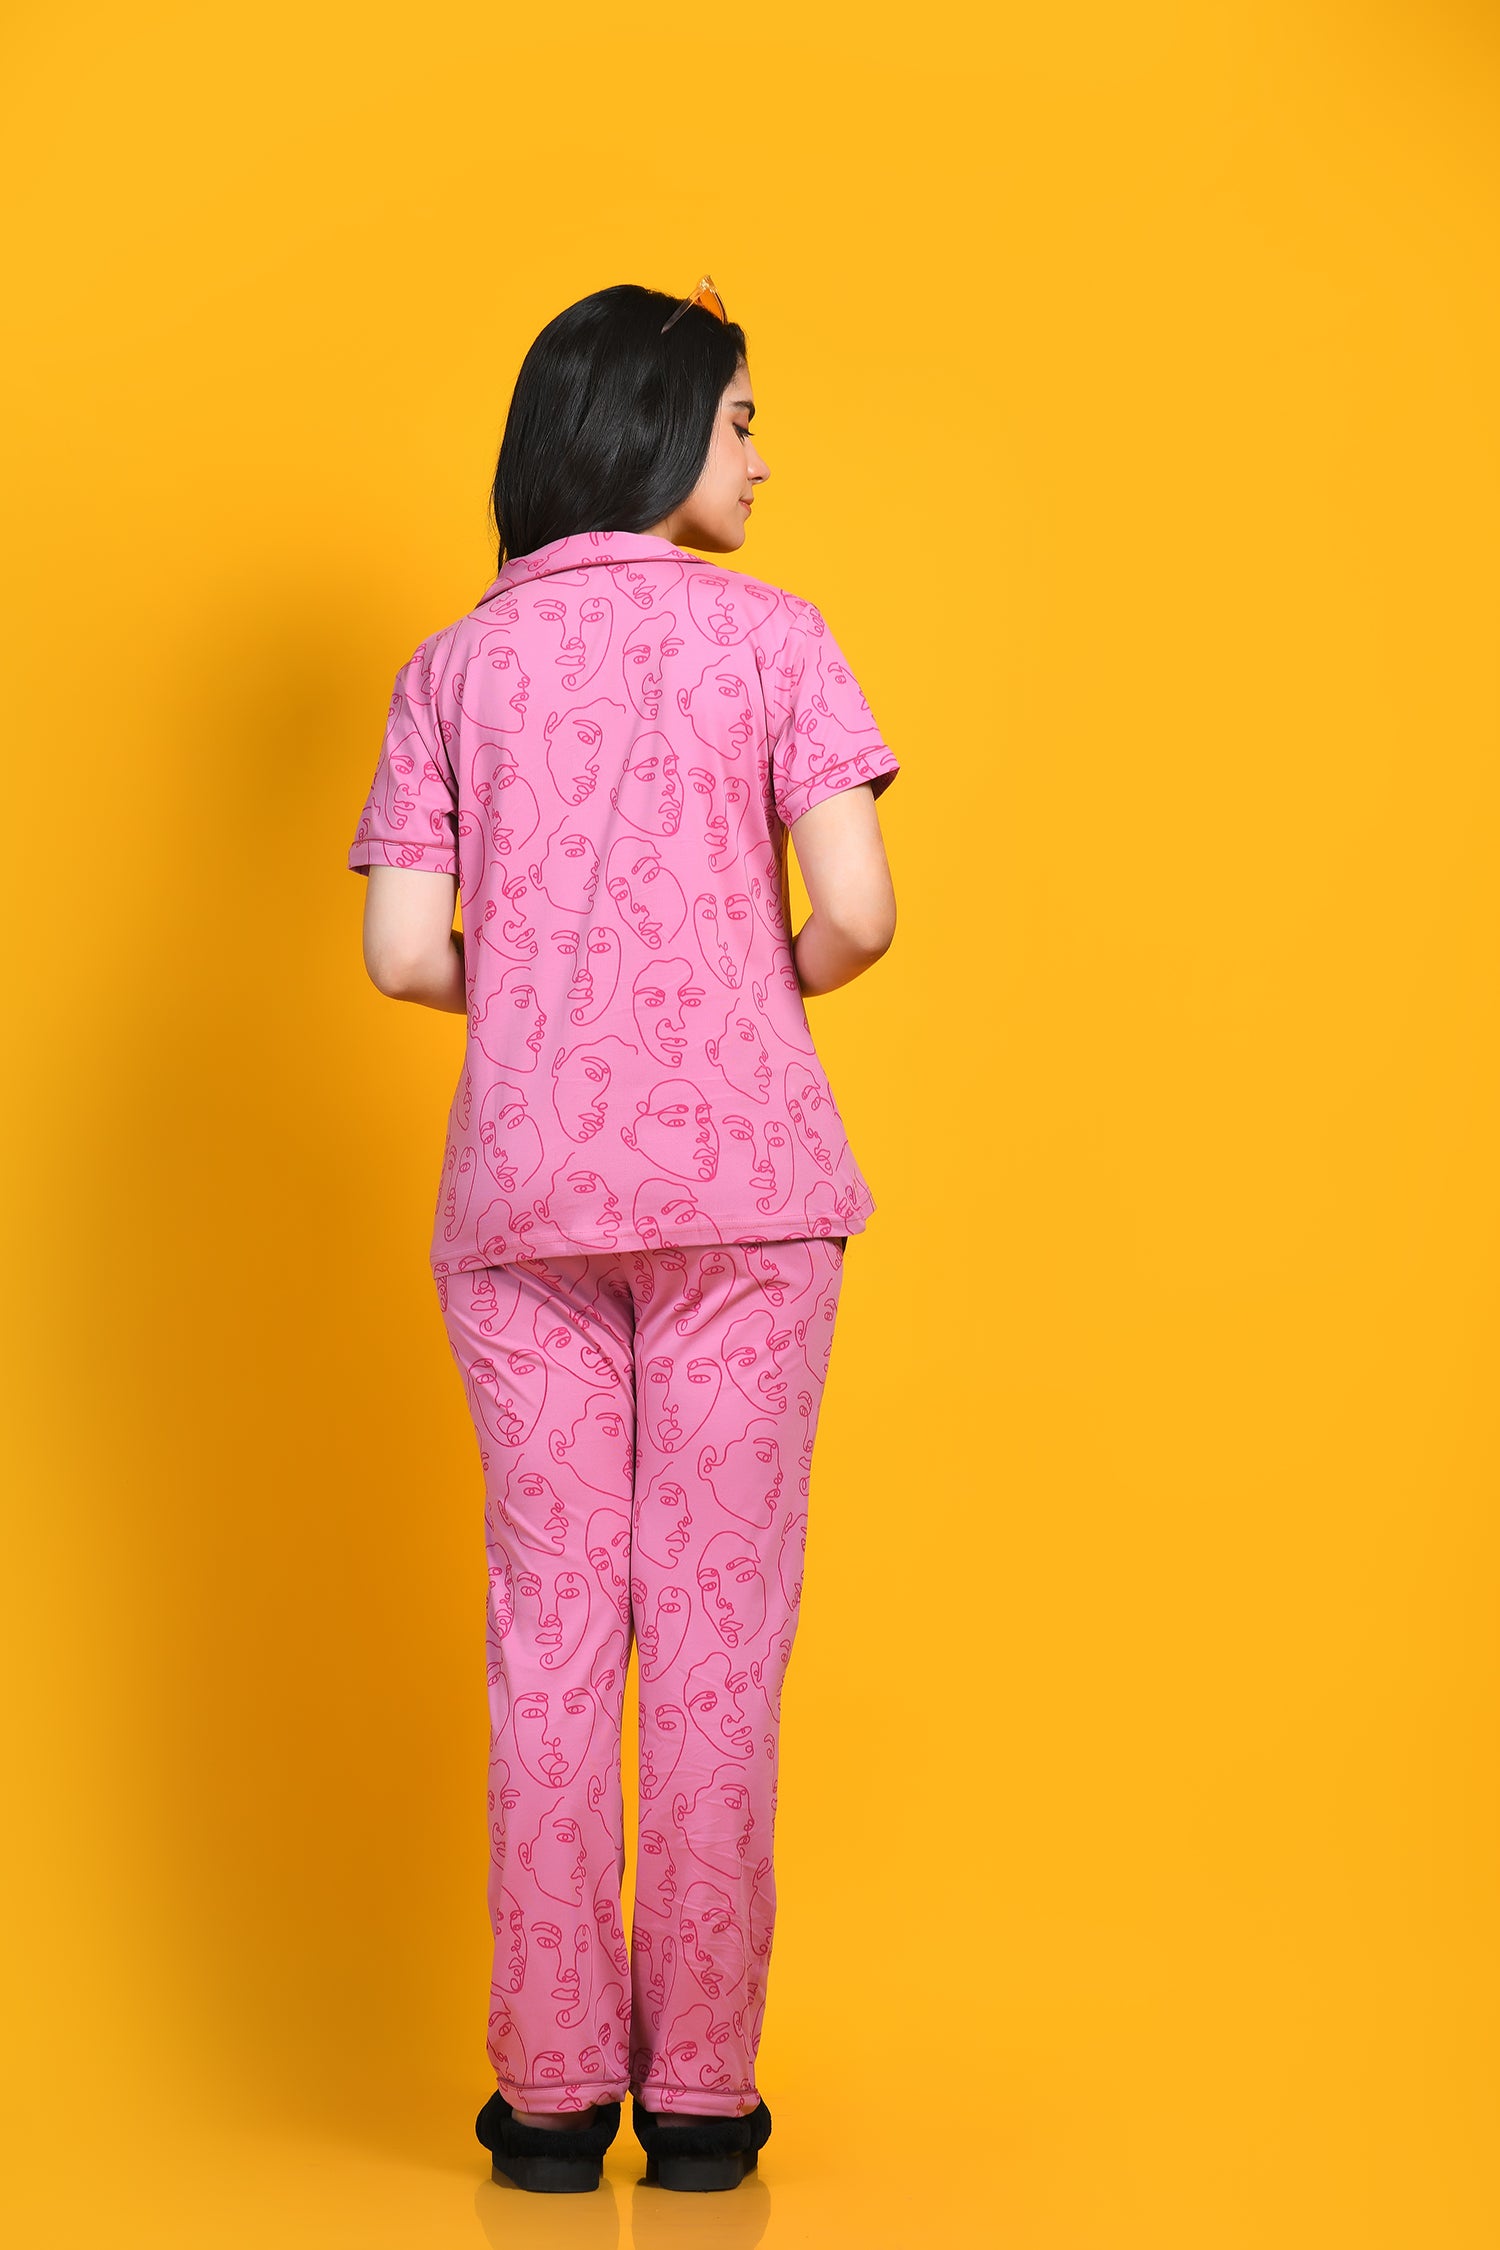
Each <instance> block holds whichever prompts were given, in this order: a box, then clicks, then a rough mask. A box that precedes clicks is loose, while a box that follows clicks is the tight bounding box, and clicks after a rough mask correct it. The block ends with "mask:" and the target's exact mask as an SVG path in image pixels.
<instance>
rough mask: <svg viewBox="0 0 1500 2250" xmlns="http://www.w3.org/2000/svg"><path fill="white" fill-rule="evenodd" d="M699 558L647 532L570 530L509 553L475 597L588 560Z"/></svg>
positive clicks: (694, 560) (488, 597)
mask: <svg viewBox="0 0 1500 2250" xmlns="http://www.w3.org/2000/svg"><path fill="white" fill-rule="evenodd" d="M701 561H702V557H701V556H700V555H690V554H689V553H688V551H687V549H686V548H685V547H674V546H673V544H672V542H671V540H670V539H658V538H657V537H656V536H655V534H654V533H652V532H649V531H570V532H568V533H566V534H565V535H564V536H563V537H562V538H561V539H552V540H549V541H548V543H547V545H546V546H545V547H534V548H533V549H532V551H531V553H530V554H529V555H512V556H510V557H509V559H508V560H507V562H506V564H505V567H504V568H503V570H502V571H501V572H500V575H499V577H498V578H494V579H491V581H490V583H489V585H488V586H486V588H485V590H484V592H483V593H482V594H481V595H480V597H479V599H480V601H481V602H487V601H491V600H492V599H493V598H494V596H495V595H496V594H503V593H505V592H506V590H507V589H508V588H509V587H511V586H522V585H526V584H529V582H530V581H531V580H532V579H533V578H548V577H552V576H554V575H556V573H558V572H559V571H574V570H579V569H581V568H583V567H584V566H585V565H587V564H589V563H605V564H613V565H615V566H617V567H618V565H619V564H621V563H642V562H678V563H698V562H701ZM477 606H478V605H477V604H476V607H477Z"/></svg>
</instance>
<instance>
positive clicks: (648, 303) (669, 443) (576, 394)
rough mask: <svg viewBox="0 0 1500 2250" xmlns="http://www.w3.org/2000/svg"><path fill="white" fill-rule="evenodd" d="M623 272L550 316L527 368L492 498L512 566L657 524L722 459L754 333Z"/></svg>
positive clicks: (502, 553)
mask: <svg viewBox="0 0 1500 2250" xmlns="http://www.w3.org/2000/svg"><path fill="white" fill-rule="evenodd" d="M680 303H681V299H680V298H677V297H669V296H667V295H666V294H665V293H664V292H663V291H662V290H660V289H642V288H640V287H639V286H638V285H637V284H636V283H635V282H629V281H622V282H619V283H617V284H616V285H615V286H614V287H613V288H610V289H596V290H595V291H594V293H593V295H592V296H591V297H580V298H579V300H578V302H577V304H576V305H569V306H568V307H567V309H566V311H564V312H560V313H559V314H558V315H557V318H556V319H555V320H549V321H548V323H547V325H546V327H545V328H544V329H543V330H542V332H541V334H540V336H538V337H537V339H536V342H535V343H534V344H533V345H532V347H531V349H530V351H529V352H528V353H527V354H526V357H525V359H524V360H523V361H522V362H521V372H520V374H519V375H518V376H517V377H516V387H515V390H514V392H513V394H512V396H511V402H510V412H509V413H508V414H507V416H506V419H505V435H504V437H503V438H502V439H501V441H500V460H499V464H498V466H497V467H496V470H495V482H494V488H493V490H492V492H491V495H490V507H491V512H492V514H493V517H494V522H495V531H496V535H497V537H498V539H499V543H500V544H499V560H500V563H501V565H502V567H503V565H504V564H505V562H506V561H507V559H508V558H509V557H510V556H512V555H529V554H531V553H533V552H534V550H535V549H536V548H538V547H545V546H547V545H548V544H549V542H550V541H552V540H554V539H562V538H565V537H566V536H568V535H569V534H570V533H572V532H577V531H646V530H649V529H650V527H651V525H652V524H654V523H660V522H661V520H662V518H663V517H664V516H667V515H670V514H671V512H672V510H673V509H674V508H676V507H678V506H680V505H681V503H682V502H683V501H684V500H685V499H686V498H687V496H688V494H689V493H690V492H691V491H692V489H693V487H694V485H695V484H696V483H697V482H698V478H699V476H700V474H701V473H702V469H703V464H704V462H705V461H706V460H707V458H708V447H709V441H710V439H711V437H712V436H713V426H714V417H715V415H716V414H717V413H718V410H719V401H720V399H721V398H722V397H723V395H724V392H725V390H726V389H727V387H728V385H729V383H730V381H731V380H732V378H733V375H734V371H735V368H736V367H737V366H738V365H739V363H740V361H741V360H742V359H744V358H745V357H746V351H745V331H744V330H743V328H741V327H740V326H739V325H738V324H737V323H736V322H733V321H730V322H725V321H721V320H716V319H715V317H714V315H713V314H712V313H711V312H706V311H705V310H704V309H703V307H702V306H701V305H693V306H692V307H690V309H689V310H688V311H687V312H685V313H684V314H683V316H682V318H681V319H680V320H679V321H677V322H675V323H674V324H673V326H672V328H671V329H670V330H669V331H668V333H667V334H666V335H665V336H664V335H663V334H662V332H661V326H662V322H663V321H664V320H666V319H667V318H669V316H670V315H671V314H672V313H673V312H674V311H675V310H676V308H677V306H678V305H679V304H680Z"/></svg>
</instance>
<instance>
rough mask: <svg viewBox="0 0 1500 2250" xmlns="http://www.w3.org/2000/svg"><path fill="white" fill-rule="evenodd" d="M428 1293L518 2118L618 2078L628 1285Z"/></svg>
mask: <svg viewBox="0 0 1500 2250" xmlns="http://www.w3.org/2000/svg"><path fill="white" fill-rule="evenodd" d="M439 1295H440V1298H441V1300H442V1304H443V1318H444V1321H445V1324H446V1327H447V1331H448V1340H449V1344H450V1347H451V1349H452V1352H453V1356H454V1359H455V1360H456V1361H457V1364H458V1368H459V1372H460V1374H461V1375H462V1377H463V1382H464V1389H465V1393H466V1395H467V1398H468V1402H469V1410H470V1412H471V1414H472V1415H473V1418H474V1428H475V1432H476V1435H477V1437H478V1439H479V1450H480V1458H481V1461H482V1463H483V1466H484V1488H485V1517H484V1529H485V1551H486V1556H487V1559H488V1565H489V1593H488V1604H487V1610H486V1625H485V1638H486V1655H487V1659H488V1682H489V1708H490V1774H489V1818H490V1862H489V1874H488V1898H489V1910H490V1926H491V1928H492V1930H493V1932H494V1940H495V1946H494V1962H493V1972H492V1982H491V1989H490V2015H489V2032H488V2041H487V2045H488V2052H489V2058H490V2061H491V2063H492V2065H493V2067H494V2071H495V2078H496V2082H497V2084H498V2085H499V2088H500V2091H501V2092H502V2093H503V2094H504V2096H505V2098H506V2100H507V2101H509V2102H511V2103H513V2104H514V2105H515V2106H516V2107H518V2108H521V2109H527V2110H549V2111H558V2110H576V2109H581V2108H584V2107H586V2106H587V2105H588V2104H589V2103H591V2102H596V2101H614V2100H618V2099H619V2098H620V2097H621V2096H622V2095H623V2094H624V2092H625V2090H626V2086H627V2079H628V2058H629V2030H630V1964H629V1958H628V1955H627V1953H626V1950H625V1935H624V1927H623V1923H622V1919H621V1911H620V1885H621V1878H622V1876H623V1874H624V1867H625V1847H624V1817H623V1815H624V1808H623V1804H622V1802H621V1795H620V1720H621V1712H622V1707H623V1702H624V1692H625V1670H626V1663H627V1659H628V1655H629V1646H630V1643H629V1633H630V1596H629V1547H630V1509H631V1499H632V1468H633V1460H634V1447H635V1376H634V1367H633V1363H632V1333H633V1310H632V1305H631V1297H630V1288H629V1283H628V1279H627V1278H626V1276H625V1272H624V1268H623V1266H622V1264H621V1261H620V1259H619V1258H618V1257H615V1256H613V1255H612V1254H609V1253H596V1254H592V1255H578V1256H571V1257H558V1258H535V1257H533V1258H529V1259H527V1260H526V1261H525V1263H524V1264H512V1265H503V1266H491V1267H486V1268H484V1269H481V1270H478V1271H475V1272H467V1273H458V1274H455V1275H453V1276H451V1277H449V1278H448V1279H447V1281H446V1283H445V1284H443V1285H440V1289H439Z"/></svg>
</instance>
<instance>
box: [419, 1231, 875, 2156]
mask: <svg viewBox="0 0 1500 2250" xmlns="http://www.w3.org/2000/svg"><path fill="white" fill-rule="evenodd" d="M843 1261H844V1241H843V1238H842V1237H840V1236H837V1235H835V1236H825V1235H819V1236H814V1237H812V1238H810V1239H807V1240H804V1241H797V1242H774V1243H734V1242H730V1243H723V1244H717V1245H714V1246H712V1247H708V1248H699V1249H688V1250H620V1251H595V1252H589V1253H586V1254H580V1255H577V1256H553V1255H546V1256H534V1257H527V1258H523V1259H521V1260H519V1261H517V1262H516V1263H513V1264H508V1265H501V1266H489V1267H485V1268H481V1269H479V1270H476V1271H470V1272H463V1273H458V1274H455V1275H453V1276H451V1277H450V1278H448V1279H446V1280H440V1281H439V1283H438V1290H439V1296H440V1299H441V1301H442V1305H443V1317H444V1321H445V1323H446V1326H447V1331H448V1339H449V1343H450V1345H451V1348H452V1351H453V1355H454V1358H455V1359H456V1361H457V1363H458V1367H459V1371H460V1373H461V1374H462V1376H463V1380H464V1388H465V1391H466V1393H467V1396H468V1401H469V1409H470V1412H471V1413H472V1415H473V1418H474V1426H475V1430H476V1432H477V1434H478V1438H479V1450H480V1457H481V1460H482V1462H483V1465H484V1485H485V1546H486V1551H487V1555H488V1560H489V1595H488V1609H487V1622H486V1652H487V1656H488V1677H489V1707H490V1785H489V1817H490V1862H489V1878H488V1895H489V1907H490V1924H491V1928H492V1930H493V1932H494V1963H493V1973H492V1982H491V1989H490V2014H489V2035H488V2052H489V2057H490V2061H491V2063H492V2065H493V2067H494V2072H495V2077H496V2080H497V2083H498V2085H499V2087H500V2091H501V2092H502V2093H503V2094H504V2096H505V2098H506V2099H507V2101H509V2102H511V2103H512V2104H513V2105H514V2106H516V2107H518V2108H521V2109H528V2110H576V2109H580V2108H583V2107H586V2106H587V2105H588V2104H589V2103H591V2102H601V2101H606V2102H607V2101H615V2100H619V2099H621V2098H623V2096H624V2095H625V2093H626V2092H627V2091H633V2092H634V2093H635V2094H636V2095H637V2096H638V2097H639V2098H640V2100H641V2101H642V2103H643V2104H644V2106H645V2107H646V2108H647V2109H653V2110H670V2109H674V2108H677V2109H682V2110H685V2111H689V2112H694V2113H698V2114H703V2115H716V2116H726V2117H735V2116H740V2115H743V2114H744V2113H745V2112H747V2111H749V2110H752V2109H754V2108H755V2106H756V2104H757V2102H758V2101H759V2099H760V2095H759V2092H758V2089H757V2087H756V2083H755V2057H756V2053H757V2050H758V2048H759V2044H760V2032H761V2022H762V2018H763V2015H764V2012H765V2004H766V1975H767V1968H768V1964H769V1960H770V1952H771V1934H772V1928H773V1925H774V1922H775V1913H776V1884H775V1877H774V1873H773V1868H772V1846H773V1834H774V1825H775V1816H776V1776H777V1765H778V1753H779V1747H780V1731H779V1730H780V1716H781V1687H782V1679H783V1675H784V1674H785V1671H786V1667H787V1661H788V1659H789V1657H790V1655H791V1650H792V1641H793V1637H794V1635H795V1633H796V1630H797V1617H798V1605H799V1602H800V1598H801V1593H802V1555H803V1549H804V1546H805V1544H806V1536H807V1497H808V1480H809V1471H810V1466H811V1461H812V1449H813V1439H814V1436H815V1433H816V1430H817V1425H818V1411H819V1408H820V1406H821V1404H822V1398H823V1384H824V1379H825V1377H826V1375H827V1372H828V1361H829V1353H830V1349H831V1346H832V1341H833V1327H834V1319H835V1316H836V1314H837V1310H838V1300H839V1290H840V1285H841V1282H842V1280H843ZM632 1641H634V1644H635V1646H636V1648H637V1651H638V1662H639V1667H640V1673H639V1678H640V1695H639V1701H640V1771H639V1777H638V1782H637V1790H638V1796H637V1802H638V1805H639V1812H640V1823H639V1853H638V1863H637V1869H636V1882H635V1906H634V1915H633V1928H632V1934H631V1944H630V1950H629V1952H628V1953H627V1951H626V1947H625V1937H624V1924H623V1918H622V1913H621V1883H622V1879H623V1876H624V1870H625V1843H624V1806H623V1799H622V1796H621V1774H620V1726H621V1712H622V1708H623V1702H624V1693H625V1672H626V1665H627V1662H628V1660H629V1655H630V1649H631V1645H632Z"/></svg>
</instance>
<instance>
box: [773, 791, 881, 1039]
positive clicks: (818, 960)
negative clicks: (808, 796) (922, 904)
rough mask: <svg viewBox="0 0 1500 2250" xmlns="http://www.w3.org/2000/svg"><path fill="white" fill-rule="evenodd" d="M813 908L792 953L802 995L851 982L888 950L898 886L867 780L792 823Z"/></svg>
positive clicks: (832, 990) (808, 995)
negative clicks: (895, 883)
mask: <svg viewBox="0 0 1500 2250" xmlns="http://www.w3.org/2000/svg"><path fill="white" fill-rule="evenodd" d="M790 834H791V839H792V843H793V845H794V847H795V849H796V853H797V865H798V867H799V868H800V869H801V871H802V880H803V882H804V883H805V884H806V885H807V896H808V900H809V902H810V904H811V906H812V912H811V914H810V915H809V916H808V918H807V920H806V921H805V922H804V923H803V925H802V927H801V929H800V930H799V931H798V932H797V935H796V939H795V941H794V943H793V946H792V958H793V960H794V961H795V963H796V967H797V982H798V983H799V984H800V985H801V987H802V991H803V994H804V996H805V997H809V998H810V997H811V996H812V995H813V994H815V993H819V992H836V991H837V990H838V987H839V986H840V985H841V984H851V983H852V982H853V980H854V979H855V978H856V977H857V976H862V975H863V974H864V971H865V970H866V969H868V968H871V967H873V965H874V963H875V962H877V961H878V960H879V959H880V957H881V955H882V954H883V953H887V952H889V951H890V946H891V941H892V939H893V938H894V937H895V935H896V893H895V889H894V887H893V885H892V883H891V871H890V867H889V865H888V864H887V861H886V856H885V842H884V839H883V837H882V836H881V833H880V815H879V813H878V812H877V811H876V809H875V792H874V790H873V789H872V788H871V787H870V784H869V783H868V782H859V783H857V784H856V785H855V786H854V787H853V788H851V789H840V790H838V791H836V792H835V794H834V795H833V796H831V797H824V798H821V799H820V800H819V802H818V803H817V804H815V805H813V806H811V807H810V808H809V810H808V811H807V812H805V813H804V814H803V815H802V817H801V819H800V820H797V821H794V822H793V823H792V827H791V830H790Z"/></svg>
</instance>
